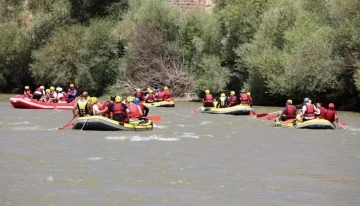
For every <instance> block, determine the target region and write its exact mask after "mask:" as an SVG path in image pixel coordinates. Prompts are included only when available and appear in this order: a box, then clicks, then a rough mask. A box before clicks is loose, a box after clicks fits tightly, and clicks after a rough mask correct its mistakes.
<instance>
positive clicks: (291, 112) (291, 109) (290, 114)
mask: <svg viewBox="0 0 360 206" xmlns="http://www.w3.org/2000/svg"><path fill="white" fill-rule="evenodd" d="M295 118H296V108H295V106H294V105H286V119H295Z"/></svg>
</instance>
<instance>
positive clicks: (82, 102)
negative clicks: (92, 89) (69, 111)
mask: <svg viewBox="0 0 360 206" xmlns="http://www.w3.org/2000/svg"><path fill="white" fill-rule="evenodd" d="M88 97H89V96H88V93H87V91H84V92H83V93H82V94H81V97H80V99H79V100H78V101H77V104H76V105H75V106H74V108H73V115H74V118H75V117H77V116H78V115H79V117H85V116H87V115H90V111H91V103H90V102H89V101H88Z"/></svg>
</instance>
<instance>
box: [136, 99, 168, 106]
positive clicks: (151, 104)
mask: <svg viewBox="0 0 360 206" xmlns="http://www.w3.org/2000/svg"><path fill="white" fill-rule="evenodd" d="M143 105H144V106H146V107H175V102H174V101H171V100H168V101H160V102H153V103H146V102H144V103H143Z"/></svg>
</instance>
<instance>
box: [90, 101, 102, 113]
mask: <svg viewBox="0 0 360 206" xmlns="http://www.w3.org/2000/svg"><path fill="white" fill-rule="evenodd" d="M90 103H91V105H92V106H91V111H90V113H91V114H92V115H100V110H99V107H98V105H97V103H98V101H97V98H96V97H91V100H90Z"/></svg>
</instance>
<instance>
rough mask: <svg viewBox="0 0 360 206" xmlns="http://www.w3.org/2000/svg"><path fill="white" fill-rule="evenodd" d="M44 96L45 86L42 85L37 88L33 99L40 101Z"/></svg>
mask: <svg viewBox="0 0 360 206" xmlns="http://www.w3.org/2000/svg"><path fill="white" fill-rule="evenodd" d="M43 96H45V87H44V86H40V87H38V88H37V89H36V90H35V92H34V94H33V99H37V100H38V101H39V100H40V99H41V98H42V97H43Z"/></svg>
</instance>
